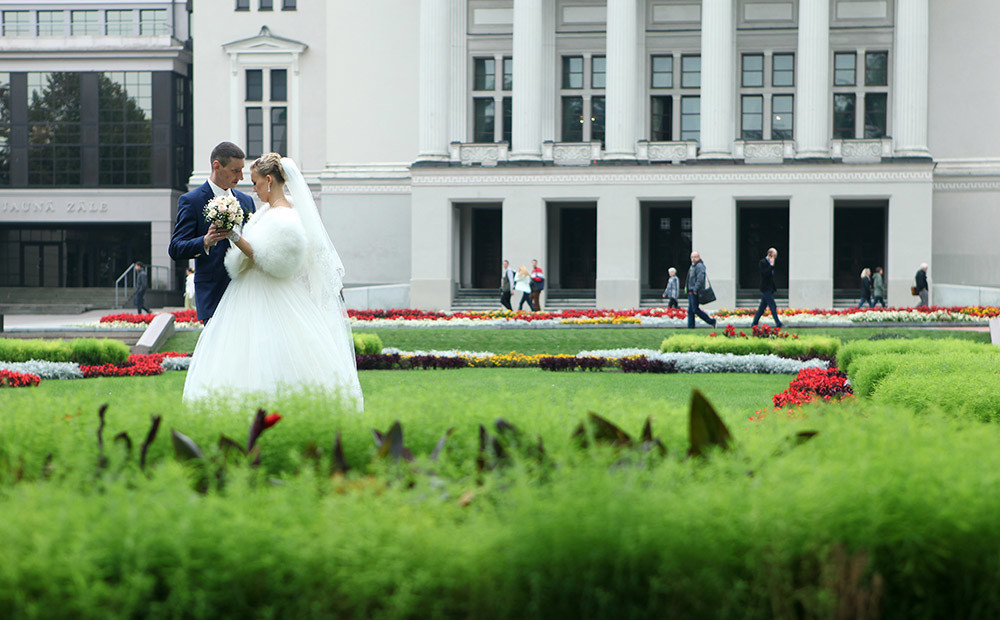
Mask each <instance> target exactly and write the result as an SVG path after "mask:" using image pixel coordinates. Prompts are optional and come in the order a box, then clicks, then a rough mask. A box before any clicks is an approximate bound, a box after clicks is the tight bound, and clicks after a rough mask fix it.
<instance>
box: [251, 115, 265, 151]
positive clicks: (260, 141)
mask: <svg viewBox="0 0 1000 620" xmlns="http://www.w3.org/2000/svg"><path fill="white" fill-rule="evenodd" d="M263 154H264V110H263V108H259V107H252V108H247V157H250V158H251V159H254V158H257V157H260V156H261V155H263Z"/></svg>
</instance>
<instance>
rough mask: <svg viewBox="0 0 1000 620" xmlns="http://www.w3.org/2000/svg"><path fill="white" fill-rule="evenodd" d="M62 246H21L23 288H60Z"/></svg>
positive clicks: (24, 244)
mask: <svg viewBox="0 0 1000 620" xmlns="http://www.w3.org/2000/svg"><path fill="white" fill-rule="evenodd" d="M61 259H62V244H61V243H45V242H25V243H22V244H21V265H22V272H21V282H22V286H59V285H60V281H61V278H60V277H59V275H60V274H59V272H60V269H61V268H62V260H61Z"/></svg>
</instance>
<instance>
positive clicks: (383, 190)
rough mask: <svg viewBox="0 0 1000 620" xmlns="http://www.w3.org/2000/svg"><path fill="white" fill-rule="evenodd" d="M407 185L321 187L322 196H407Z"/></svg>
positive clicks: (331, 185)
mask: <svg viewBox="0 0 1000 620" xmlns="http://www.w3.org/2000/svg"><path fill="white" fill-rule="evenodd" d="M410 190H411V188H410V185H409V184H405V185H404V184H398V183H397V184H393V185H386V184H379V185H375V184H364V185H361V184H356V185H340V184H325V185H323V189H322V192H321V193H323V194H409V193H410Z"/></svg>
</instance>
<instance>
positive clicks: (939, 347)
mask: <svg viewBox="0 0 1000 620" xmlns="http://www.w3.org/2000/svg"><path fill="white" fill-rule="evenodd" d="M996 351H997V348H996V347H994V346H992V345H989V344H983V343H978V342H969V341H967V340H950V339H934V340H931V339H927V338H914V339H912V340H905V339H887V340H875V341H872V340H855V341H853V342H848V343H847V344H845V345H843V346H842V347H840V350H839V351H837V366H838V367H840V369H841V370H843V371H844V372H846V373H847V374H849V375H850V374H852V372H851V365H852V364H853V363H854V361H855V360H856V359H857V358H858V357H861V356H864V355H878V354H880V353H917V354H923V355H930V354H938V353H959V354H962V355H970V354H971V355H975V354H981V353H986V354H989V353H994V352H996Z"/></svg>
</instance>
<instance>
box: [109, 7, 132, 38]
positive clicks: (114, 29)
mask: <svg viewBox="0 0 1000 620" xmlns="http://www.w3.org/2000/svg"><path fill="white" fill-rule="evenodd" d="M105 21H106V24H105V30H104V32H105V33H107V35H108V36H129V35H134V34H135V17H134V12H133V11H132V10H129V9H126V10H119V9H115V10H109V11H106V12H105Z"/></svg>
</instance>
